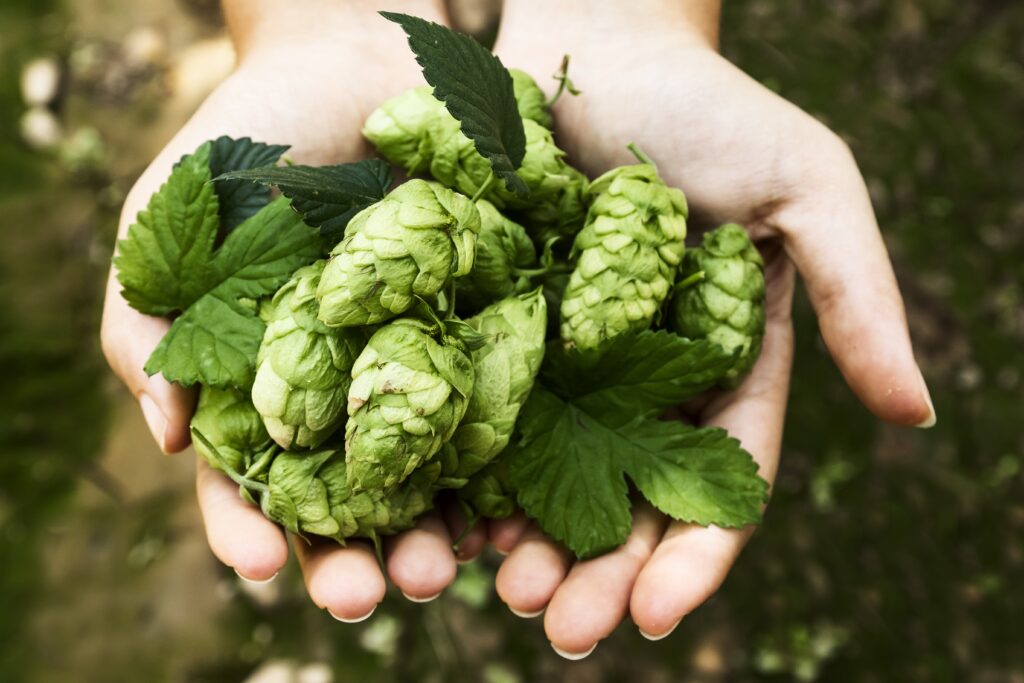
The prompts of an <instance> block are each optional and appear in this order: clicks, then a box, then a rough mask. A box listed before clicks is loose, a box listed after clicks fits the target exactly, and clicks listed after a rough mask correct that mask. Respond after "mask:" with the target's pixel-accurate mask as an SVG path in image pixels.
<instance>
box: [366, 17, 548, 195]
mask: <svg viewBox="0 0 1024 683" xmlns="http://www.w3.org/2000/svg"><path fill="white" fill-rule="evenodd" d="M380 14H381V16H383V17H384V18H385V19H387V20H389V21H393V22H395V23H396V24H398V25H399V26H401V27H402V29H403V30H404V31H405V33H406V35H407V36H408V37H409V47H410V48H411V49H412V51H413V53H414V54H415V55H416V61H417V62H418V63H419V65H420V66H421V67H423V77H424V78H425V79H426V81H427V83H429V84H430V85H432V86H433V87H434V96H435V97H437V98H438V99H439V100H441V101H443V102H444V104H445V106H446V107H447V108H448V111H449V112H451V115H452V116H454V117H455V118H456V119H457V120H458V121H459V123H460V124H462V132H463V133H464V134H465V135H466V137H468V138H469V139H470V140H472V141H473V144H474V145H475V146H476V150H477V151H478V152H479V153H480V155H481V156H483V157H484V158H485V159H487V160H488V161H489V162H490V164H491V169H492V170H493V171H494V175H495V176H496V177H497V178H500V179H502V180H504V181H505V186H506V187H507V188H508V189H509V190H512V191H514V192H516V194H519V195H520V196H525V195H527V194H529V189H528V188H527V187H526V184H525V183H524V182H523V181H522V179H520V178H519V176H517V175H516V173H515V171H516V169H517V168H519V166H520V164H522V163H523V157H524V156H525V154H526V133H525V131H524V130H523V120H522V118H521V117H520V115H519V107H518V105H517V103H516V98H515V92H514V90H513V85H512V76H511V75H510V74H509V72H508V69H506V68H505V66H504V65H503V64H502V63H501V60H500V59H498V58H497V57H496V56H495V55H494V54H492V53H491V52H490V50H488V49H487V48H485V47H484V46H482V45H481V44H480V43H478V42H477V41H476V40H474V39H473V38H471V37H470V36H467V35H464V34H462V33H457V32H455V31H452V30H451V29H449V28H447V27H445V26H441V25H439V24H435V23H433V22H430V21H426V20H424V19H420V18H419V17H412V16H409V15H407V14H398V13H395V12H381V13H380Z"/></svg>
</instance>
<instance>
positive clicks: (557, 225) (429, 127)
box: [363, 88, 587, 244]
mask: <svg viewBox="0 0 1024 683" xmlns="http://www.w3.org/2000/svg"><path fill="white" fill-rule="evenodd" d="M429 95H430V90H429V89H428V88H414V89H411V90H407V91H405V92H404V93H402V94H401V95H398V96H397V97H394V98H392V99H390V100H388V101H387V102H385V103H384V104H382V105H381V106H380V108H379V109H377V110H376V111H374V112H373V113H372V114H371V115H370V116H369V118H368V119H367V120H366V125H365V126H364V128H363V135H365V136H366V138H367V139H368V140H369V141H370V142H371V143H373V145H374V146H375V147H376V148H377V151H379V152H380V153H381V154H382V155H383V156H384V157H385V158H387V159H388V160H389V161H391V162H392V163H395V164H398V165H400V166H402V167H404V168H405V170H406V171H407V172H409V173H410V174H416V173H425V172H428V171H429V172H430V174H431V175H432V176H433V177H434V178H435V179H437V180H438V181H440V182H441V183H443V184H444V185H446V186H448V187H452V188H454V189H456V190H458V191H459V192H462V193H463V194H465V195H467V196H471V197H472V196H475V195H476V194H477V193H479V192H481V190H483V197H484V198H485V199H487V200H488V201H490V202H491V203H493V204H494V205H495V207H497V208H499V209H503V210H504V209H509V210H512V211H514V212H516V213H517V214H521V217H522V220H523V223H524V225H526V227H527V228H528V229H529V231H530V232H531V236H532V237H533V238H534V241H535V242H537V243H538V244H542V243H544V242H545V241H546V240H547V239H548V238H550V237H552V236H571V235H574V234H575V233H576V231H577V230H579V228H580V226H581V225H582V224H583V219H584V217H585V215H586V204H585V201H584V191H585V189H586V186H587V180H586V177H585V176H584V175H583V174H582V173H580V172H579V171H577V170H576V169H574V168H572V167H571V166H569V165H568V164H567V163H565V160H564V157H565V152H563V151H562V150H561V149H559V148H558V146H557V145H556V144H555V141H554V137H553V136H552V133H551V131H550V130H548V129H547V128H545V127H544V126H543V125H541V124H539V123H537V122H536V121H534V120H532V119H525V120H524V121H523V129H524V130H525V132H526V154H525V156H524V157H523V162H522V166H521V167H520V168H519V171H518V172H517V175H518V176H519V177H520V178H521V179H522V181H523V182H524V183H525V184H526V186H527V187H528V188H529V190H530V194H529V196H528V197H521V196H519V195H517V194H516V193H515V192H512V191H509V190H508V189H507V188H506V187H504V186H503V185H502V184H501V183H492V182H491V168H490V164H489V163H488V162H487V160H486V159H485V158H484V157H482V156H480V154H479V153H478V152H477V150H476V148H475V146H474V145H473V142H472V140H470V139H469V138H468V137H466V136H465V135H463V133H462V132H461V131H460V129H459V125H458V122H457V121H456V120H455V119H454V118H452V116H451V115H450V114H449V113H448V112H446V111H445V109H444V107H443V106H440V103H439V102H437V100H435V99H433V98H431V97H430V96H429ZM524 106H525V105H524Z"/></svg>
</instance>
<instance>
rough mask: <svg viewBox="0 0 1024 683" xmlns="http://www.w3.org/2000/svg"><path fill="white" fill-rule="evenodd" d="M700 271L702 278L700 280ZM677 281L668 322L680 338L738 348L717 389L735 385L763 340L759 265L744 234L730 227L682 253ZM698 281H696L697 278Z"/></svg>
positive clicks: (761, 272)
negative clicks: (737, 352)
mask: <svg viewBox="0 0 1024 683" xmlns="http://www.w3.org/2000/svg"><path fill="white" fill-rule="evenodd" d="M699 273H703V277H702V278H701V277H700V276H699ZM680 278H681V282H682V283H686V282H687V280H691V281H693V283H692V284H689V286H686V285H685V284H684V285H683V286H681V287H679V288H677V290H676V293H675V295H674V296H673V298H672V304H671V309H670V316H671V319H670V323H671V325H672V327H673V328H674V329H675V330H676V331H677V332H678V333H679V334H681V335H683V336H685V337H690V338H691V339H709V340H711V341H714V342H717V343H719V344H721V345H722V346H723V347H724V348H726V349H728V350H733V349H739V350H740V352H739V357H738V358H737V360H736V365H735V366H734V367H733V368H732V370H730V371H729V373H728V375H726V378H725V380H724V381H723V382H722V385H723V386H725V387H735V386H736V385H737V384H739V380H740V378H741V377H742V376H743V375H744V374H745V373H746V372H747V371H748V370H750V368H751V367H753V365H754V362H755V361H756V360H757V356H758V354H760V353H761V340H762V338H763V337H764V261H763V260H762V259H761V254H760V253H759V252H758V251H757V248H756V247H755V246H754V245H753V244H752V243H751V241H750V237H748V236H747V231H746V230H744V229H743V228H742V227H741V226H739V225H736V224H735V223H729V224H727V225H723V226H722V227H720V228H718V229H716V230H712V231H711V232H709V233H707V234H705V235H704V241H703V245H702V246H701V247H699V248H696V249H690V250H689V251H687V252H686V257H685V258H684V259H683V265H682V268H681V269H680ZM698 278H699V279H698Z"/></svg>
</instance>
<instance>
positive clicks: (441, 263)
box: [316, 180, 480, 327]
mask: <svg viewBox="0 0 1024 683" xmlns="http://www.w3.org/2000/svg"><path fill="white" fill-rule="evenodd" d="M479 232H480V215H479V213H477V210H476V207H475V206H474V205H473V202H471V201H470V200H469V199H467V198H466V197H463V196H462V195H460V194H458V193H457V192H452V191H451V190H449V189H447V188H445V187H442V186H441V185H439V184H437V183H432V182H427V181H425V180H410V181H408V182H406V183H404V184H402V185H399V186H398V187H397V188H396V189H395V190H393V191H392V192H391V193H390V194H388V196H386V197H385V198H384V199H382V200H381V201H379V202H377V203H376V204H374V205H373V206H370V207H368V208H366V209H364V210H363V211H360V212H359V213H358V214H357V215H356V216H354V217H353V218H352V220H351V221H350V222H349V224H348V227H347V228H346V230H345V239H343V240H342V241H341V242H340V243H339V244H338V246H336V247H335V248H334V249H333V250H332V251H331V258H330V260H329V261H328V262H327V266H326V267H325V268H324V272H323V277H322V278H321V279H320V285H319V287H318V289H317V292H316V296H317V299H319V301H320V314H319V315H320V320H322V321H323V322H324V323H326V324H327V325H329V326H331V327H352V326H358V325H370V324H374V323H379V322H382V321H384V320H388V319H390V318H393V317H395V316H396V315H399V314H400V313H403V312H405V311H406V310H408V309H409V308H410V307H411V306H412V305H413V304H414V303H415V301H416V297H423V298H426V297H433V296H435V295H436V294H437V293H438V292H440V291H441V290H442V289H443V288H444V287H445V286H446V285H448V283H449V282H450V281H451V279H452V278H453V277H461V276H463V275H465V274H467V273H469V272H470V271H471V270H472V268H473V261H474V257H475V254H476V238H477V234H479Z"/></svg>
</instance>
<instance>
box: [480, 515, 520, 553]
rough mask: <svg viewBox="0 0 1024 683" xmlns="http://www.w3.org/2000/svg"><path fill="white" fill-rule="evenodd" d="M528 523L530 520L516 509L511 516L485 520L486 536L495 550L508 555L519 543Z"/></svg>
mask: <svg viewBox="0 0 1024 683" xmlns="http://www.w3.org/2000/svg"><path fill="white" fill-rule="evenodd" d="M529 525H530V520H528V519H527V518H526V515H524V514H523V512H522V510H516V511H515V513H514V514H513V515H512V516H511V517H506V518H505V519H489V520H487V537H488V539H489V540H490V542H491V545H493V546H494V549H495V550H497V551H498V552H499V553H501V554H502V555H508V554H509V553H510V552H512V549H513V548H515V547H516V544H517V543H519V539H521V538H522V537H523V534H524V533H526V528H527V527H528V526H529Z"/></svg>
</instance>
